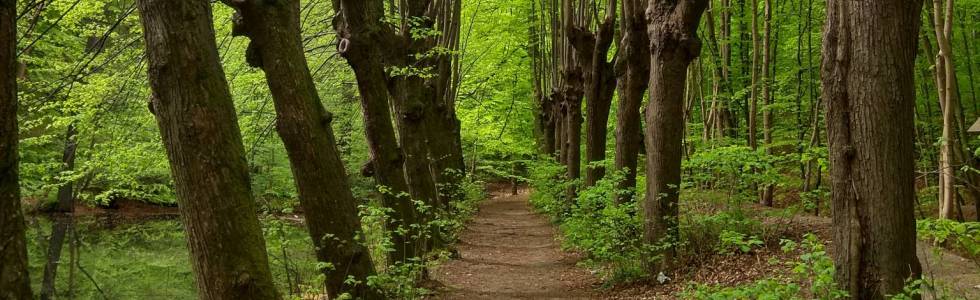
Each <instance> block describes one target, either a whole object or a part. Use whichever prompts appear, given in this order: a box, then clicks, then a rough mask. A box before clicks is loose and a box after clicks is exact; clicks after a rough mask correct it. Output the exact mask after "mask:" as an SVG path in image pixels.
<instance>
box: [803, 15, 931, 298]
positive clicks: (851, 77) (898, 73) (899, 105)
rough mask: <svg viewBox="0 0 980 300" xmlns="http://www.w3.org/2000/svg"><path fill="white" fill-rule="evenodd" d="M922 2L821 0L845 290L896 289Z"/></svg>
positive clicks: (873, 292)
mask: <svg viewBox="0 0 980 300" xmlns="http://www.w3.org/2000/svg"><path fill="white" fill-rule="evenodd" d="M921 9H922V2H921V1H897V0H873V1H847V0H830V1H828V2H827V24H826V27H825V29H824V36H823V40H824V44H823V45H824V46H823V53H824V59H823V68H822V83H823V85H822V86H823V97H824V101H825V102H826V103H827V131H828V137H829V138H828V141H829V150H830V172H831V182H832V185H833V186H832V189H831V190H832V197H831V198H832V201H833V202H832V210H833V211H832V214H833V223H834V226H833V227H834V244H835V245H836V246H835V248H836V249H837V250H836V251H835V253H834V263H835V265H836V267H837V268H836V275H835V280H836V281H837V284H838V285H839V286H840V287H841V288H842V289H844V290H845V291H847V292H849V293H850V297H852V298H854V299H884V298H885V297H886V295H893V294H896V293H899V292H902V288H903V287H904V286H905V284H906V282H907V280H909V279H915V278H918V276H919V273H920V271H921V267H920V265H919V261H918V259H916V253H915V216H914V213H913V206H914V203H915V154H914V150H915V144H914V139H913V138H912V136H911V134H912V132H914V130H915V127H914V124H913V120H914V112H913V111H914V107H915V90H914V87H915V85H914V82H913V81H914V75H913V67H914V63H915V52H916V41H917V39H916V37H917V34H918V32H919V24H920V17H921V16H920V14H919V13H920V11H921Z"/></svg>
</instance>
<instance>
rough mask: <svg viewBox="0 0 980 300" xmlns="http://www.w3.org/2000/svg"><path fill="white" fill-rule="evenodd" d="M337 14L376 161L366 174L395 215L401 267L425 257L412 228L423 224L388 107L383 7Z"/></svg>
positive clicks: (346, 6) (341, 6) (337, 0)
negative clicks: (412, 193) (412, 195)
mask: <svg viewBox="0 0 980 300" xmlns="http://www.w3.org/2000/svg"><path fill="white" fill-rule="evenodd" d="M333 5H334V10H335V11H337V12H338V14H337V16H336V18H335V19H334V29H335V30H336V31H337V34H338V38H339V42H338V46H337V50H338V52H339V53H340V55H342V56H343V57H344V58H346V59H347V62H348V64H350V66H351V68H352V69H353V70H354V76H355V77H356V79H357V88H358V90H359V91H360V95H361V97H360V98H361V113H362V114H363V117H364V127H365V128H364V132H365V134H366V135H367V143H368V149H369V151H370V153H371V161H369V162H368V163H366V164H365V168H364V169H362V172H361V174H362V175H364V176H372V177H374V180H375V182H376V183H377V185H378V186H379V187H381V191H382V197H383V198H382V199H383V202H384V205H385V207H387V208H391V209H392V211H393V212H392V214H393V215H392V216H389V217H390V218H389V220H387V223H386V227H387V230H388V232H389V234H391V235H392V242H393V243H394V251H393V252H392V253H391V254H389V260H390V261H391V262H401V261H405V260H407V259H410V258H413V257H418V256H419V255H420V254H421V253H422V250H423V249H422V246H421V244H420V241H418V240H413V239H412V238H411V236H412V235H413V233H412V232H414V231H413V230H412V226H413V225H414V224H417V223H418V217H417V216H416V211H415V205H414V204H413V203H412V201H411V199H410V198H409V197H405V196H404V195H406V194H407V193H408V183H407V181H406V179H405V169H404V166H403V162H404V157H403V156H402V153H401V149H400V148H399V146H398V142H397V140H396V137H395V129H394V127H393V125H392V123H391V110H390V108H389V103H388V90H387V84H388V79H387V77H386V75H385V66H384V64H383V62H382V61H381V57H382V56H383V55H382V50H381V48H380V47H376V45H383V44H384V43H385V42H386V41H385V40H384V39H385V38H386V37H385V34H387V33H388V32H383V31H379V30H377V29H378V28H381V29H386V28H387V27H381V24H380V20H381V17H382V16H383V13H384V11H383V5H382V3H381V2H380V1H342V0H334V1H333Z"/></svg>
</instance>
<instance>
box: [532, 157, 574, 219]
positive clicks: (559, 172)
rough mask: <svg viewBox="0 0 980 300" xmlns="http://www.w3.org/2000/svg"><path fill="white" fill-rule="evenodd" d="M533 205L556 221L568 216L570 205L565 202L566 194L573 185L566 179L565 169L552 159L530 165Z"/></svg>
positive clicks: (537, 161) (541, 160)
mask: <svg viewBox="0 0 980 300" xmlns="http://www.w3.org/2000/svg"><path fill="white" fill-rule="evenodd" d="M529 171H530V178H531V188H532V189H533V190H534V193H533V194H531V199H530V201H531V204H532V205H534V207H536V208H537V209H538V210H540V211H541V212H544V213H545V214H547V215H549V216H552V217H553V218H556V219H561V218H563V217H565V216H566V213H567V212H568V209H569V208H570V206H571V205H570V204H569V203H567V202H566V201H563V198H564V193H565V191H566V189H567V188H568V186H569V185H570V184H572V183H571V182H569V181H568V180H567V179H566V178H565V167H564V166H562V165H560V164H558V163H557V162H555V161H554V160H552V159H549V158H543V159H540V160H536V161H533V162H532V163H531V164H530V168H529Z"/></svg>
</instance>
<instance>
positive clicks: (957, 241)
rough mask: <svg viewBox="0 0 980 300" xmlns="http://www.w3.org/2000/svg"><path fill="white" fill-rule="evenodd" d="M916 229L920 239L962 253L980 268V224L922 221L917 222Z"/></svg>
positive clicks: (944, 220)
mask: <svg viewBox="0 0 980 300" xmlns="http://www.w3.org/2000/svg"><path fill="white" fill-rule="evenodd" d="M916 229H917V231H918V233H919V237H920V238H924V239H929V240H931V241H932V243H933V244H935V245H939V246H945V247H949V248H952V249H955V250H959V251H962V252H964V253H965V254H966V255H967V256H969V258H970V259H971V260H973V263H975V264H977V266H980V222H957V221H954V220H948V219H922V220H918V221H917V222H916Z"/></svg>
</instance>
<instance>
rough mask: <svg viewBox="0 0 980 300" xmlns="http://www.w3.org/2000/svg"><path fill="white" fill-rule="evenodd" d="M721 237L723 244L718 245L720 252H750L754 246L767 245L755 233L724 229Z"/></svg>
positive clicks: (728, 253)
mask: <svg viewBox="0 0 980 300" xmlns="http://www.w3.org/2000/svg"><path fill="white" fill-rule="evenodd" d="M719 238H720V239H721V244H719V245H718V253H720V254H725V255H733V254H735V253H736V252H741V253H749V252H750V251H752V248H756V247H760V246H763V245H765V243H763V242H762V240H760V239H759V238H758V237H756V236H754V235H751V236H749V235H745V234H743V233H740V232H735V231H730V230H724V231H722V232H721V235H720V236H719Z"/></svg>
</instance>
